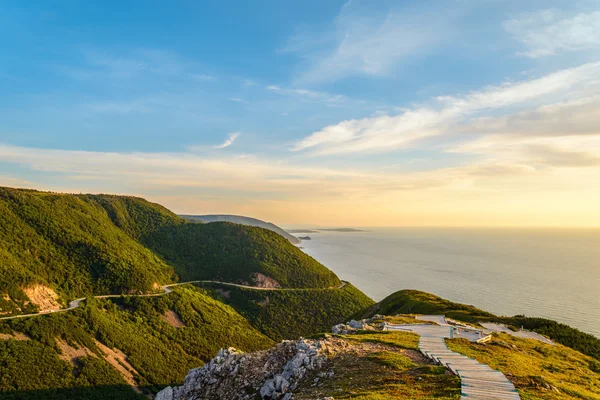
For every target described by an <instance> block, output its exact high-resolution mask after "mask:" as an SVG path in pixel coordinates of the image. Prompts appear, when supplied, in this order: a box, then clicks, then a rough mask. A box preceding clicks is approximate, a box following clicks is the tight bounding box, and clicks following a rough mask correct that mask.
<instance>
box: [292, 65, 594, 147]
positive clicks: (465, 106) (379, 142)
mask: <svg viewBox="0 0 600 400" xmlns="http://www.w3.org/2000/svg"><path fill="white" fill-rule="evenodd" d="M599 86H600V63H590V64H584V65H582V66H579V67H575V68H571V69H566V70H562V71H558V72H554V73H551V74H549V75H546V76H543V77H541V78H537V79H533V80H529V81H522V82H516V83H506V84H503V85H499V86H490V87H486V88H483V89H481V90H479V91H474V92H471V93H468V94H466V95H463V96H445V97H437V98H435V99H433V104H432V105H430V106H419V107H414V108H411V109H408V110H405V111H404V112H403V113H401V114H399V115H395V116H389V115H382V116H377V117H372V118H364V119H360V120H348V121H343V122H340V123H338V124H335V125H330V126H327V127H325V128H323V129H321V130H320V131H317V132H314V133H313V134H311V135H309V136H307V137H305V138H304V139H302V140H300V141H298V142H297V143H296V145H295V146H294V148H293V150H295V151H301V150H312V151H313V153H315V154H320V155H326V154H343V153H360V152H389V151H393V150H396V149H398V148H402V147H406V146H408V145H409V144H411V143H413V142H415V141H416V140H419V139H423V138H427V137H432V136H439V135H443V134H445V133H449V132H452V130H455V129H458V127H459V125H460V124H464V123H465V122H466V121H469V120H471V119H473V118H474V117H476V116H480V114H481V113H482V112H486V111H487V112H491V111H494V110H502V109H510V108H511V107H514V106H520V107H532V106H540V105H543V104H545V103H548V102H550V103H552V102H556V101H558V100H564V99H570V98H578V97H579V96H582V95H589V92H590V91H593V90H598V89H600V88H599Z"/></svg>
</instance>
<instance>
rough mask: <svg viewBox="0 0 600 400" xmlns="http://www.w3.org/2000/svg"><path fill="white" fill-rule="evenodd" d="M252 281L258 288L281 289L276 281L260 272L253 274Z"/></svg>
mask: <svg viewBox="0 0 600 400" xmlns="http://www.w3.org/2000/svg"><path fill="white" fill-rule="evenodd" d="M252 281H254V284H255V285H256V286H257V287H260V288H280V287H281V285H280V284H279V282H277V281H276V280H275V279H273V278H271V277H268V276H266V275H263V274H261V273H260V272H255V273H254V274H252Z"/></svg>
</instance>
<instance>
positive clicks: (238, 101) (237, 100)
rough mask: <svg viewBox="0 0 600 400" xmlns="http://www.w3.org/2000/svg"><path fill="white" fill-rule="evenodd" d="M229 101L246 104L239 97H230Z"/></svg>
mask: <svg viewBox="0 0 600 400" xmlns="http://www.w3.org/2000/svg"><path fill="white" fill-rule="evenodd" d="M227 100H229V101H233V102H235V103H243V102H244V100H243V99H240V98H239V97H229V98H228V99H227Z"/></svg>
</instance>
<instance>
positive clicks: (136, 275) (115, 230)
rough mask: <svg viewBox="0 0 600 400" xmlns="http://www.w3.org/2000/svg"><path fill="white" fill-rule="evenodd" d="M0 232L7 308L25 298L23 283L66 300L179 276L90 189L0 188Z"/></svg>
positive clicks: (142, 288)
mask: <svg viewBox="0 0 600 400" xmlns="http://www.w3.org/2000/svg"><path fill="white" fill-rule="evenodd" d="M136 201H138V202H141V201H142V200H139V199H136ZM142 219H143V218H140V220H142ZM131 225H133V224H131ZM131 225H129V226H131ZM139 230H140V229H137V230H133V229H131V231H132V232H136V231H137V232H139ZM0 237H1V238H2V240H0V295H3V296H4V297H3V301H2V303H1V304H0V307H2V309H3V310H4V309H6V308H8V311H11V309H10V307H11V306H13V307H16V306H18V305H19V304H21V305H24V302H23V301H21V300H22V299H23V298H24V297H23V296H24V295H23V292H22V291H21V288H23V287H27V286H29V285H32V284H34V283H38V284H43V285H47V286H49V287H51V288H53V289H54V290H55V291H56V292H57V293H58V294H59V295H61V296H62V298H63V300H65V299H67V298H74V297H81V296H84V295H88V294H92V293H135V292H147V291H151V290H152V289H153V285H155V284H157V283H159V284H165V283H168V282H171V281H173V279H175V274H174V270H173V268H172V267H171V266H169V265H167V263H165V262H164V261H163V260H162V259H161V258H160V257H159V256H157V255H156V254H154V253H153V252H152V251H150V250H149V249H147V248H146V247H144V246H143V245H142V244H141V243H140V242H138V241H136V240H135V239H134V238H133V237H132V236H130V235H128V234H127V233H126V231H124V230H123V229H120V228H119V227H117V226H116V225H115V223H113V221H112V220H111V219H110V218H109V217H108V215H107V212H106V210H105V209H104V208H103V207H102V206H101V205H100V204H99V203H98V202H97V201H96V200H95V198H94V197H93V196H85V195H82V196H77V195H66V194H55V193H44V192H37V191H32V190H16V189H8V188H0ZM6 295H8V296H6ZM5 312H6V311H5Z"/></svg>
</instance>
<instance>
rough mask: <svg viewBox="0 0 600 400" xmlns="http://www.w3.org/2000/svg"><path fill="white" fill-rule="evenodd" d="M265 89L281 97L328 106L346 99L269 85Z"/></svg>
mask: <svg viewBox="0 0 600 400" xmlns="http://www.w3.org/2000/svg"><path fill="white" fill-rule="evenodd" d="M266 89H267V90H268V91H270V92H272V93H277V94H280V95H283V96H291V97H296V98H299V99H300V100H301V101H307V102H324V103H329V104H339V103H341V102H343V101H346V100H348V98H347V97H346V96H344V95H341V94H331V93H327V92H321V91H316V90H308V89H293V88H283V87H280V86H277V85H269V86H267V87H266Z"/></svg>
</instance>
